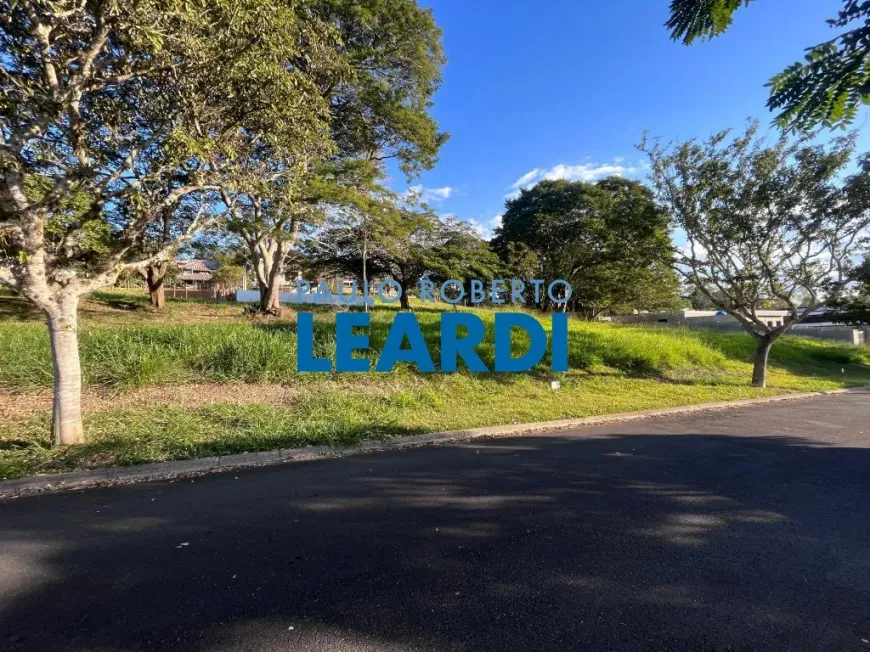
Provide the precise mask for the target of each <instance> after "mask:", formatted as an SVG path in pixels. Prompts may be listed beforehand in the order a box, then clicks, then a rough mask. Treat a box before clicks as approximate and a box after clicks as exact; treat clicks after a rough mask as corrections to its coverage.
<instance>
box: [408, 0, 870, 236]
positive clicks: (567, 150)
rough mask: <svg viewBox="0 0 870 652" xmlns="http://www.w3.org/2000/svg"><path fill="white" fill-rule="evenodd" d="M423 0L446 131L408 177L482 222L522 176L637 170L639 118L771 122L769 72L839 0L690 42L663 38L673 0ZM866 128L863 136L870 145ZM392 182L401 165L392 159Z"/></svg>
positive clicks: (677, 125) (796, 2)
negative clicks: (436, 49)
mask: <svg viewBox="0 0 870 652" xmlns="http://www.w3.org/2000/svg"><path fill="white" fill-rule="evenodd" d="M425 4H427V6H431V7H432V8H433V10H434V12H435V19H436V21H437V22H438V24H439V25H440V26H441V28H442V29H443V31H444V47H445V50H446V53H447V57H448V63H447V66H446V67H445V69H444V83H443V85H442V87H441V89H440V90H439V92H438V94H437V96H436V98H435V108H434V115H435V116H436V118H437V119H438V120H439V122H440V124H441V126H442V128H443V129H444V130H446V131H448V132H450V133H451V139H450V141H449V142H448V143H447V144H446V145H445V147H444V149H443V150H442V153H441V158H440V162H439V163H438V165H437V166H436V167H435V168H434V169H433V170H431V171H429V172H427V173H425V174H424V175H423V176H422V177H421V178H420V179H418V180H416V181H414V182H413V184H414V185H417V184H420V185H421V186H422V188H424V189H425V190H424V196H425V197H426V198H427V200H428V201H429V202H430V203H431V204H432V206H434V207H435V208H436V209H437V210H438V211H439V212H440V213H451V214H454V215H457V216H459V217H461V218H463V219H465V220H468V221H470V222H473V223H474V224H475V225H476V226H477V227H478V228H479V230H480V231H482V232H483V233H484V235H485V236H488V235H489V234H490V232H491V228H492V227H493V226H494V225H495V224H496V223H497V220H496V218H497V216H498V215H500V214H501V213H502V211H503V210H504V200H505V196H506V195H508V194H509V193H511V192H512V191H514V190H515V187H516V184H517V182H518V181H520V180H521V179H523V178H524V177H525V178H526V180H528V179H531V180H532V182H534V180H536V179H540V178H541V177H542V176H543V175H549V176H550V177H565V178H582V179H587V180H591V179H594V178H599V177H600V176H603V175H605V174H606V173H607V172H621V173H622V174H624V175H625V176H628V177H632V178H638V179H642V178H643V177H644V176H645V172H644V170H643V168H642V166H641V162H642V157H641V156H640V154H639V152H637V151H636V150H635V148H634V146H635V144H636V143H637V142H638V141H639V139H640V137H641V134H642V132H643V131H644V130H645V129H646V130H649V132H650V134H651V135H653V136H661V137H663V138H666V139H671V138H691V137H705V136H708V135H709V134H711V133H713V132H716V131H718V130H720V129H723V128H726V127H741V126H742V125H743V124H744V121H745V120H746V118H748V117H751V116H757V117H759V118H761V120H762V122H763V124H768V123H769V120H770V117H771V114H769V113H768V111H767V109H766V108H765V106H764V104H765V101H766V99H767V89H765V88H764V83H765V82H766V81H767V80H768V79H769V78H770V77H771V76H772V75H773V74H774V73H776V72H778V71H780V70H781V69H782V68H783V67H785V66H786V65H788V64H790V63H792V62H794V61H795V60H797V59H798V58H800V57H801V54H802V51H803V49H804V48H805V47H807V46H809V45H813V44H815V43H817V42H820V41H822V40H825V39H827V38H831V36H833V34H834V32H833V31H832V30H830V29H829V28H828V27H827V25H826V24H825V19H826V18H830V17H832V16H835V15H836V12H837V10H838V8H841V7H842V0H757V1H756V2H753V3H752V4H751V5H750V6H749V7H748V8H745V9H742V10H740V11H739V12H738V13H737V14H736V16H735V17H736V20H735V23H734V25H733V26H732V28H731V29H730V30H729V31H728V32H727V33H726V34H724V35H723V36H721V37H719V38H717V39H714V40H713V41H710V42H707V43H698V44H696V45H693V46H692V47H685V46H683V45H680V44H678V43H674V42H672V41H670V39H669V38H668V32H667V30H666V29H665V28H664V27H663V23H664V22H665V20H666V19H667V14H668V4H669V2H668V0H604V1H598V0H538V1H537V2H528V1H520V0H498V1H496V0H430V1H429V2H426V3H425ZM866 118H867V115H866V112H865V114H862V115H861V116H860V117H859V120H858V123H857V124H859V125H862V124H863V123H864V120H865V119H866ZM868 131H870V129H864V132H865V133H864V134H862V136H861V141H860V147H859V149H862V150H865V149H870V134H868V133H867V132H868ZM535 170H537V171H538V172H537V173H536V174H532V173H533V172H534V171H535ZM393 185H394V186H395V187H397V189H399V188H400V187H401V188H404V187H405V183H404V179H403V178H402V177H401V176H399V175H398V174H395V173H394V174H393Z"/></svg>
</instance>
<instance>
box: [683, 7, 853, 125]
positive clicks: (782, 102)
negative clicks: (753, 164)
mask: <svg viewBox="0 0 870 652" xmlns="http://www.w3.org/2000/svg"><path fill="white" fill-rule="evenodd" d="M749 2H750V0H671V8H670V11H671V16H670V18H669V19H668V22H667V23H666V26H667V27H668V29H670V30H671V38H673V39H674V40H681V41H682V42H683V43H684V44H685V45H691V44H692V43H693V42H694V41H695V40H696V39H710V38H713V37H716V36H718V35H719V34H721V33H722V32H724V31H725V30H726V29H728V27H729V26H730V25H731V23H732V22H733V14H734V12H735V11H737V10H738V9H740V8H741V7H745V6H747V5H748V4H749ZM852 23H859V25H860V26H859V27H855V28H853V29H851V30H848V31H845V32H843V33H842V34H840V35H838V36H836V37H834V38H832V39H830V40H828V41H825V42H823V43H819V44H818V45H815V46H812V47H810V48H807V51H806V55H805V62H803V63H802V62H800V61H798V62H796V63H794V64H792V65H790V66H788V67H787V68H786V69H785V70H783V71H782V72H780V73H779V74H777V75H775V76H774V77H773V78H772V79H771V80H770V82H769V83H768V84H767V85H768V86H769V87H770V98H769V99H768V101H767V106H768V108H769V109H771V110H778V111H779V114H778V115H777V116H776V122H777V123H778V124H779V125H780V126H781V127H784V128H788V129H796V130H809V129H812V128H813V127H815V126H816V125H819V124H821V125H824V126H827V127H845V126H847V125H849V124H850V123H851V122H852V121H853V120H854V119H855V116H856V115H857V112H858V109H859V107H860V106H861V105H862V104H867V103H870V2H866V1H865V0H843V9H842V10H841V11H840V12H839V14H838V15H837V17H836V18H833V19H831V20H829V21H828V24H829V25H830V26H831V27H834V28H845V27H848V26H849V25H850V24H852Z"/></svg>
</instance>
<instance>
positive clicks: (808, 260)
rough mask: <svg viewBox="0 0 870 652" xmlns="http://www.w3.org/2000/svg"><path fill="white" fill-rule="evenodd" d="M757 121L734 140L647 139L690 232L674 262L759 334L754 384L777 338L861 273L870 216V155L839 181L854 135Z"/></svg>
mask: <svg viewBox="0 0 870 652" xmlns="http://www.w3.org/2000/svg"><path fill="white" fill-rule="evenodd" d="M757 131H758V123H757V122H752V123H750V124H749V126H748V127H747V129H746V132H745V133H744V134H742V135H739V136H737V137H735V138H733V139H732V140H730V141H729V140H728V139H729V132H728V131H722V132H720V133H718V134H716V135H714V136H713V137H711V138H710V139H708V140H706V141H704V142H697V141H692V140H690V141H687V142H683V143H678V144H676V145H675V146H673V147H667V148H666V147H664V146H662V145H661V144H660V143H658V142H656V143H652V144H650V143H647V142H646V141H645V142H643V143H641V145H640V149H641V150H642V151H644V152H646V153H647V154H648V155H649V157H650V162H651V166H652V169H651V176H650V179H651V181H652V184H653V186H654V188H655V190H656V195H657V197H658V199H659V201H660V202H661V203H662V205H663V206H664V207H665V208H666V209H667V210H668V212H669V213H670V214H671V216H672V218H673V225H674V226H675V227H677V228H679V229H682V230H683V231H684V232H685V234H686V238H687V244H686V246H684V247H682V248H680V249H679V250H678V251H677V252H676V256H677V258H676V269H677V270H678V272H679V273H680V274H681V275H682V276H684V277H685V278H686V279H687V281H688V282H690V283H692V285H693V286H694V287H695V288H696V289H698V290H699V291H701V292H702V293H703V294H704V295H705V296H706V297H707V298H708V299H709V300H710V302H711V303H712V304H713V305H715V306H717V307H718V308H720V309H722V310H724V311H726V312H727V313H728V314H729V315H731V316H733V317H734V318H735V319H737V320H738V321H739V322H740V323H741V324H742V325H743V327H744V329H745V330H746V331H747V332H748V333H749V334H750V335H751V336H752V337H753V338H754V339H755V340H756V343H757V347H756V353H755V361H754V369H753V373H752V384H753V385H755V386H756V387H764V386H765V383H766V374H767V359H768V355H769V353H770V349H771V347H772V346H773V343H774V342H775V341H776V340H777V339H778V338H779V337H781V336H782V335H783V334H784V333H785V332H786V331H788V329H789V328H791V327H792V326H794V325H795V324H797V323H799V322H800V321H801V320H803V319H804V318H805V317H806V316H807V315H809V314H810V313H811V312H813V311H814V310H816V309H818V308H819V307H820V306H821V305H822V304H823V302H824V301H825V298H826V296H827V297H829V298H831V297H837V296H838V295H839V294H840V293H841V292H842V290H843V288H844V287H846V285H847V284H848V283H849V281H850V280H851V278H852V275H853V274H854V265H853V264H852V261H853V260H854V257H855V256H856V255H857V254H859V253H860V252H861V250H862V249H864V248H865V247H866V245H867V228H868V225H870V193H868V192H867V189H868V187H870V158H868V157H866V156H865V157H863V158H862V159H861V161H860V168H859V171H858V172H857V173H856V174H854V175H851V176H849V177H848V178H846V179H845V181H842V182H840V181H839V180H838V179H839V175H840V174H841V173H842V172H843V170H844V169H845V168H846V166H847V165H848V163H849V161H850V159H851V157H852V154H853V152H854V149H855V141H854V138H851V137H848V138H840V139H837V140H835V141H834V142H833V143H832V144H831V145H829V146H823V145H815V146H813V145H811V144H810V143H809V142H808V139H807V138H806V137H804V138H800V139H796V140H791V139H789V137H788V136H786V135H783V136H781V137H780V138H779V139H778V140H777V141H776V142H775V143H772V144H768V143H767V142H765V141H764V140H763V139H761V138H759V137H758V135H757ZM771 300H776V301H780V302H782V303H783V304H784V305H786V306H787V307H788V308H787V309H788V310H789V313H790V315H789V317H788V318H787V319H786V320H784V323H783V325H782V326H777V327H774V326H769V325H768V323H767V322H766V320H765V319H764V318H762V317H760V316H759V315H758V314H757V310H758V309H759V308H761V307H762V306H763V305H764V303H765V302H767V301H771Z"/></svg>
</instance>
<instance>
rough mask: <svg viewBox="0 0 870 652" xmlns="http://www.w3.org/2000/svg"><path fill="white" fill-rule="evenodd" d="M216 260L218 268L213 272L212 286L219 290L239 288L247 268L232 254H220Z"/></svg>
mask: <svg viewBox="0 0 870 652" xmlns="http://www.w3.org/2000/svg"><path fill="white" fill-rule="evenodd" d="M215 262H216V263H217V264H218V268H217V269H216V270H215V271H214V274H212V277H211V283H212V286H213V287H214V288H215V289H216V290H219V291H227V290H234V289H236V288H238V287H239V285H240V284H241V281H242V279H243V278H244V276H245V275H246V272H245V268H244V267H242V266H241V265H239V264H238V263H237V262H236V260H235V257H233V256H232V255H226V254H218V255H217V256H216V258H215Z"/></svg>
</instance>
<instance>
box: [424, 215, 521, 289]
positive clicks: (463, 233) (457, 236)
mask: <svg viewBox="0 0 870 652" xmlns="http://www.w3.org/2000/svg"><path fill="white" fill-rule="evenodd" d="M439 222H440V223H439V226H438V231H437V242H438V243H437V244H436V245H435V246H434V247H433V249H432V251H431V254H430V256H429V265H430V267H431V269H430V270H429V273H428V276H429V278H430V279H431V280H432V281H434V282H436V283H439V284H440V283H444V282H445V281H447V280H451V279H452V280H458V281H461V282H462V284H463V286H464V287H465V299H466V303H468V301H469V300H470V297H471V281H472V280H473V279H494V278H499V277H500V276H502V273H501V272H502V270H503V269H504V267H503V265H502V263H501V260H500V259H499V257H498V255H496V253H495V252H494V251H493V250H492V247H491V246H490V244H489V242H487V241H486V240H483V239H482V238H481V237H480V235H478V233H477V232H476V231H475V230H474V228H473V227H472V226H471V225H470V224H469V223H468V222H464V221H463V220H460V219H458V218H455V217H445V218H441V219H440V220H439Z"/></svg>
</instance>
